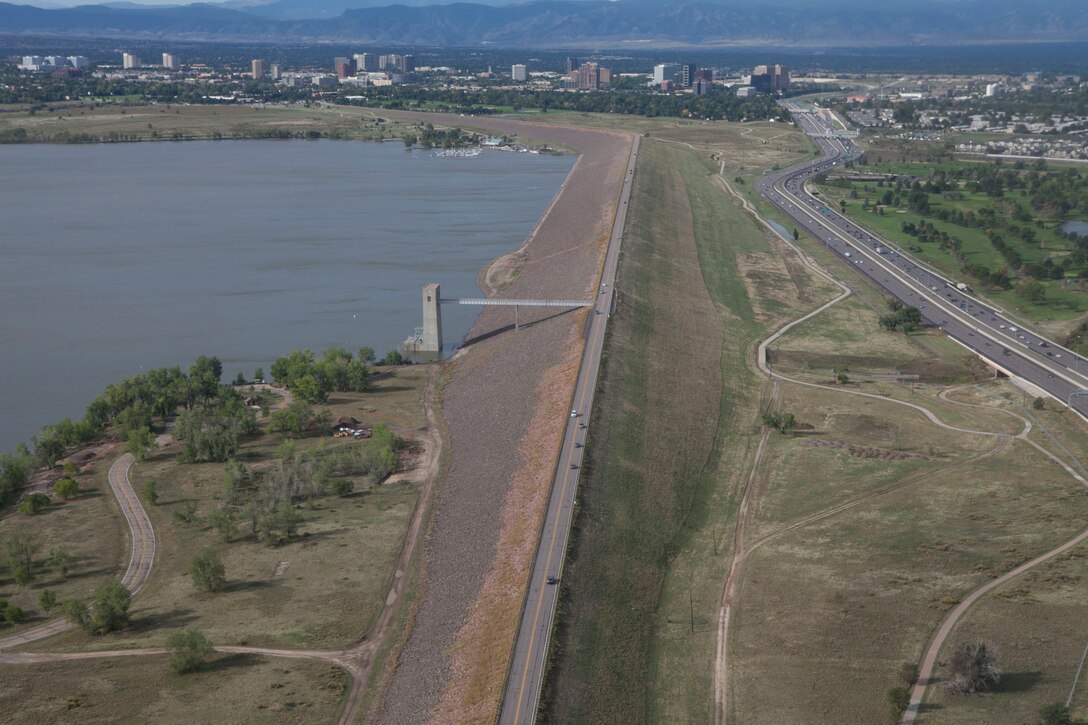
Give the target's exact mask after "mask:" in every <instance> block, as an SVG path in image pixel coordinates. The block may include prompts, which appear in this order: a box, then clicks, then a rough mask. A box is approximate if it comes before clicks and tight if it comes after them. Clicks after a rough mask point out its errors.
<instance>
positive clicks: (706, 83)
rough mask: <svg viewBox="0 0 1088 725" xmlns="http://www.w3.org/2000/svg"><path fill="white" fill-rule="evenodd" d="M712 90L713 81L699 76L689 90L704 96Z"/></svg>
mask: <svg viewBox="0 0 1088 725" xmlns="http://www.w3.org/2000/svg"><path fill="white" fill-rule="evenodd" d="M713 91H714V81H711V80H707V79H705V78H699V79H698V80H696V81H695V82H694V83H692V84H691V92H692V93H694V94H695V95H697V96H705V95H707V94H709V93H712V92H713Z"/></svg>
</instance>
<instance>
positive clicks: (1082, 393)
mask: <svg viewBox="0 0 1088 725" xmlns="http://www.w3.org/2000/svg"><path fill="white" fill-rule="evenodd" d="M1073 398H1088V390H1074V391H1073V392H1072V393H1070V394H1069V399H1068V400H1067V401H1066V405H1068V406H1069V407H1070V408H1072V407H1073Z"/></svg>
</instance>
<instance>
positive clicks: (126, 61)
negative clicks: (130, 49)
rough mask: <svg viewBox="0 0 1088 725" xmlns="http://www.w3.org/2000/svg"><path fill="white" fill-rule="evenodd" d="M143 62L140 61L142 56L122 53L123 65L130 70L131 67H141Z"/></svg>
mask: <svg viewBox="0 0 1088 725" xmlns="http://www.w3.org/2000/svg"><path fill="white" fill-rule="evenodd" d="M142 65H143V63H142V62H141V61H140V57H139V56H138V55H136V54H135V53H122V54H121V67H122V68H124V69H126V70H128V69H131V68H139V67H140V66H142Z"/></svg>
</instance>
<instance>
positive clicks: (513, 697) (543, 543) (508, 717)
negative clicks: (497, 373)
mask: <svg viewBox="0 0 1088 725" xmlns="http://www.w3.org/2000/svg"><path fill="white" fill-rule="evenodd" d="M637 157H638V137H637V136H636V137H635V139H634V142H633V143H632V145H631V152H630V156H629V157H628V160H627V170H626V172H625V176H624V179H623V189H622V191H621V192H620V198H619V202H618V205H617V209H616V219H615V222H614V223H613V225H612V236H611V238H610V239H609V242H608V251H607V252H606V253H605V262H604V270H603V272H602V274H601V279H600V289H599V290H598V294H597V301H596V304H595V305H594V307H593V310H592V311H591V312H590V317H589V321H588V323H587V325H586V345H585V350H584V352H583V353H582V364H581V368H580V369H579V371H578V380H577V382H576V383H575V387H574V397H573V399H572V401H571V410H570V412H569V417H568V418H567V425H566V430H565V431H564V433H563V446H562V449H561V451H560V453H559V462H558V464H557V465H556V469H555V478H554V480H553V481H552V493H551V497H550V498H549V501H548V511H547V513H546V514H545V517H544V528H543V529H542V531H541V535H540V544H539V545H538V547H537V552H536V558H535V559H534V561H533V570H532V573H531V574H530V577H529V590H528V593H527V595H526V599H525V606H524V608H523V609H522V613H521V622H520V624H519V626H518V638H517V642H516V643H515V645H514V656H513V658H512V660H511V663H510V670H509V673H508V674H507V679H506V690H505V692H504V694H503V702H502V712H501V713H500V715H499V722H500V723H503V724H504V725H521V724H522V723H532V722H533V721H534V720H535V719H536V711H537V705H538V703H539V701H540V689H541V685H542V682H543V677H544V674H545V672H544V663H545V659H546V657H547V654H548V641H549V638H550V636H551V630H552V621H553V620H554V619H555V609H556V603H557V601H558V597H559V586H558V585H559V581H560V579H561V577H562V573H563V560H564V557H565V555H566V551H567V540H568V539H569V537H570V524H571V516H572V514H573V513H574V494H575V492H576V490H577V485H578V472H579V467H580V466H581V464H582V454H583V452H584V450H585V448H584V446H585V442H586V434H587V433H588V425H589V418H590V413H591V411H592V409H593V394H594V391H595V389H596V386H597V373H598V370H599V368H600V364H601V350H602V348H603V347H604V333H605V327H606V326H607V324H608V317H609V315H610V314H611V304H612V299H613V295H612V289H613V285H614V283H615V280H616V266H617V263H618V261H619V253H620V241H621V239H622V238H623V228H624V222H625V218H626V216H627V202H628V200H629V199H630V196H631V182H632V181H633V179H634V173H635V159H636V158H637Z"/></svg>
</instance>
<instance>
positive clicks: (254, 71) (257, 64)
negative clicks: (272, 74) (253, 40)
mask: <svg viewBox="0 0 1088 725" xmlns="http://www.w3.org/2000/svg"><path fill="white" fill-rule="evenodd" d="M249 70H250V75H252V76H253V80H255V81H256V80H260V79H261V78H264V61H263V60H260V59H259V58H254V59H253V62H252V63H250V64H249Z"/></svg>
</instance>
